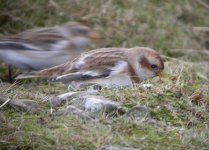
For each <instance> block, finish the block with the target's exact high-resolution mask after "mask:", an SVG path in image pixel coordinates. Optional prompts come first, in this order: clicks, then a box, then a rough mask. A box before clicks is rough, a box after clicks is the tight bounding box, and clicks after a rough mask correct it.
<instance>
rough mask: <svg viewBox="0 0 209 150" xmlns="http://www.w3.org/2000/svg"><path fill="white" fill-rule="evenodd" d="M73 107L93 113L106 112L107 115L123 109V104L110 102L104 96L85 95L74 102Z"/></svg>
mask: <svg viewBox="0 0 209 150" xmlns="http://www.w3.org/2000/svg"><path fill="white" fill-rule="evenodd" d="M72 105H74V106H76V107H78V108H80V109H82V110H85V111H89V112H91V113H96V112H100V111H105V112H107V113H109V112H112V111H115V110H117V109H119V108H120V107H121V104H120V103H118V102H115V101H112V100H109V99H107V98H105V97H103V96H96V95H85V96H83V97H80V98H77V99H75V100H73V102H72Z"/></svg>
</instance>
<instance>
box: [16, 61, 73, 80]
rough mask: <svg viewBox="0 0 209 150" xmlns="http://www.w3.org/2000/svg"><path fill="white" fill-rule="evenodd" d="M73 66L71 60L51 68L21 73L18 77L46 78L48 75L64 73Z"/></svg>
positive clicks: (53, 75) (54, 75)
mask: <svg viewBox="0 0 209 150" xmlns="http://www.w3.org/2000/svg"><path fill="white" fill-rule="evenodd" d="M70 68H71V64H70V63H69V62H67V63H65V64H61V65H57V66H54V67H51V68H47V69H43V70H40V71H32V72H29V73H27V74H20V75H19V76H17V77H16V79H18V80H19V79H29V78H46V77H56V76H59V75H62V74H63V73H64V72H65V71H67V70H68V69H70Z"/></svg>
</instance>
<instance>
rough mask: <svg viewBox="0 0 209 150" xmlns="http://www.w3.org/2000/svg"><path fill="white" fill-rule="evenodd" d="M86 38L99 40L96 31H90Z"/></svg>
mask: <svg viewBox="0 0 209 150" xmlns="http://www.w3.org/2000/svg"><path fill="white" fill-rule="evenodd" d="M88 37H89V38H91V39H95V40H98V39H101V37H100V35H99V33H97V32H96V31H90V32H89V33H88Z"/></svg>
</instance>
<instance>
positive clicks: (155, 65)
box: [139, 53, 164, 73]
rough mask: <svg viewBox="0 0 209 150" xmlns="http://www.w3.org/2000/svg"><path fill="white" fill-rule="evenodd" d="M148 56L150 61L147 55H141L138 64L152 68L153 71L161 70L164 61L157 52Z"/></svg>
mask: <svg viewBox="0 0 209 150" xmlns="http://www.w3.org/2000/svg"><path fill="white" fill-rule="evenodd" d="M150 56H151V57H149V58H150V59H152V61H149V60H148V58H147V57H145V56H143V57H142V58H141V60H140V62H139V63H140V65H141V67H142V68H146V69H149V70H152V71H154V72H156V73H157V72H161V71H162V70H163V69H164V63H163V60H162V58H161V57H160V55H159V54H157V53H156V54H152V55H150Z"/></svg>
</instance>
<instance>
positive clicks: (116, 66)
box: [54, 60, 128, 83]
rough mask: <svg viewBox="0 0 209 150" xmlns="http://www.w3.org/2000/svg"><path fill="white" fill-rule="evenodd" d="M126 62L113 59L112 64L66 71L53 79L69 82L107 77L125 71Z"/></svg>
mask: <svg viewBox="0 0 209 150" xmlns="http://www.w3.org/2000/svg"><path fill="white" fill-rule="evenodd" d="M127 67H128V63H127V62H126V61H122V60H119V61H115V62H114V63H113V64H108V65H100V66H97V67H93V68H89V69H82V70H79V71H76V72H71V73H67V74H64V75H61V76H58V77H56V78H55V79H54V81H59V82H64V83H66V82H70V81H85V80H90V79H96V78H109V77H112V76H114V75H118V74H121V73H125V70H126V68H127Z"/></svg>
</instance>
